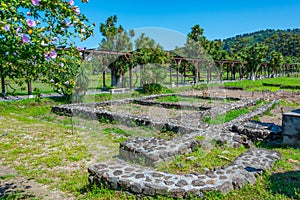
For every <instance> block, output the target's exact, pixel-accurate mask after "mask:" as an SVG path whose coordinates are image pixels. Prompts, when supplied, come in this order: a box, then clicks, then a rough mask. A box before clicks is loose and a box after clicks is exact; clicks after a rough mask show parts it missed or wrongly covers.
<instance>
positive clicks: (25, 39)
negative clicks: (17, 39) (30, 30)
mask: <svg viewBox="0 0 300 200" xmlns="http://www.w3.org/2000/svg"><path fill="white" fill-rule="evenodd" d="M22 42H23V43H29V37H27V36H26V35H23V36H22Z"/></svg>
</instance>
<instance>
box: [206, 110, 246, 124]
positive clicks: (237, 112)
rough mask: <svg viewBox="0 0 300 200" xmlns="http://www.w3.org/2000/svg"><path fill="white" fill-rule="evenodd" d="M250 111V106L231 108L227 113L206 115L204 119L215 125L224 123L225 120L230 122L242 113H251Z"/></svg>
mask: <svg viewBox="0 0 300 200" xmlns="http://www.w3.org/2000/svg"><path fill="white" fill-rule="evenodd" d="M249 111H250V110H249V108H243V109H239V110H230V111H229V112H227V113H226V114H221V115H216V116H215V117H213V118H211V117H208V116H206V117H204V120H203V121H204V122H205V123H207V124H213V125H217V124H222V123H224V122H230V121H231V120H233V119H235V118H237V117H238V116H240V115H242V114H247V113H249Z"/></svg>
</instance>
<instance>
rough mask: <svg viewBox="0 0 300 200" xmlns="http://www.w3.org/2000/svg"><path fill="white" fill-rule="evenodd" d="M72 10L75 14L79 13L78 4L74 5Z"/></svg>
mask: <svg viewBox="0 0 300 200" xmlns="http://www.w3.org/2000/svg"><path fill="white" fill-rule="evenodd" d="M74 12H75V14H76V15H79V14H80V8H79V7H78V6H75V7H74Z"/></svg>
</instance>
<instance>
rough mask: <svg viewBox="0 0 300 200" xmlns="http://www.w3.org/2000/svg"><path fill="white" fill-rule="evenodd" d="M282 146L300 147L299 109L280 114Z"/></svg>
mask: <svg viewBox="0 0 300 200" xmlns="http://www.w3.org/2000/svg"><path fill="white" fill-rule="evenodd" d="M282 129H283V131H282V132H283V144H284V145H290V146H297V147H300V109H297V110H294V111H291V112H287V113H283V114H282Z"/></svg>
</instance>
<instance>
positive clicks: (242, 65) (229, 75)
mask: <svg viewBox="0 0 300 200" xmlns="http://www.w3.org/2000/svg"><path fill="white" fill-rule="evenodd" d="M81 52H82V58H83V59H85V58H86V57H87V56H89V55H101V54H102V55H103V54H104V55H116V56H124V57H125V58H126V59H128V60H129V59H130V57H131V56H132V55H133V52H120V51H107V50H97V49H84V50H81ZM172 59H173V61H174V62H175V63H176V67H177V70H176V86H178V85H179V70H178V69H179V66H180V64H181V63H182V62H183V61H186V62H190V63H191V64H192V65H193V66H194V70H195V71H194V72H193V74H194V77H193V79H194V82H195V83H196V82H198V81H199V78H200V70H199V69H198V67H196V66H198V64H199V63H201V62H203V59H202V58H189V57H179V56H174V57H172ZM213 63H214V64H216V65H218V68H219V69H220V70H219V81H220V82H222V80H223V72H224V70H225V72H226V79H227V80H230V79H231V80H236V79H237V74H238V75H239V79H243V78H245V77H246V78H248V72H247V70H246V67H247V62H242V61H238V60H213ZM169 69H170V84H171V83H172V76H173V74H172V70H173V69H174V67H173V68H172V67H170V68H169ZM281 71H282V72H283V73H284V74H290V73H300V63H292V64H283V65H282V67H281ZM207 74H208V75H207V81H209V80H211V76H212V75H211V72H209V71H208V73H207ZM259 74H260V75H261V76H262V75H263V74H264V75H265V76H266V75H268V76H270V67H269V63H262V64H261V65H260V68H259ZM186 76H187V75H186V70H185V69H184V71H183V77H184V83H185V78H186ZM129 79H130V81H129V87H130V89H132V88H133V87H132V68H130V69H129Z"/></svg>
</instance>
